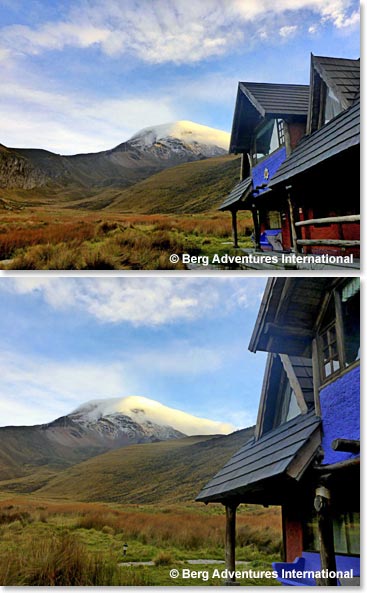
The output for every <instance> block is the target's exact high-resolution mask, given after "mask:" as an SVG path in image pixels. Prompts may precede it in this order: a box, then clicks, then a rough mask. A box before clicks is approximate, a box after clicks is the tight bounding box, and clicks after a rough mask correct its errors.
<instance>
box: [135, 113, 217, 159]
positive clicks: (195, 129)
mask: <svg viewBox="0 0 367 593" xmlns="http://www.w3.org/2000/svg"><path fill="white" fill-rule="evenodd" d="M128 143H129V144H130V145H131V146H134V147H136V148H139V149H140V150H143V151H149V152H151V151H152V150H154V148H155V149H156V152H157V155H158V154H159V152H160V153H161V154H164V152H169V151H172V152H173V153H174V154H176V156H179V155H180V154H182V153H183V154H182V156H184V154H185V153H187V154H191V155H196V156H198V157H199V158H200V157H201V158H209V157H213V156H221V155H224V154H226V153H227V152H228V147H229V134H228V132H223V131H222V130H217V129H215V128H210V127H208V126H203V125H201V124H196V123H194V122H192V121H185V120H181V121H176V122H171V123H168V124H162V125H158V126H152V127H149V128H144V129H142V130H140V131H139V132H137V133H136V134H134V136H132V138H130V140H129V141H128Z"/></svg>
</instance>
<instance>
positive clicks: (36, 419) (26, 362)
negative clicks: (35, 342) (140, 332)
mask: <svg viewBox="0 0 367 593" xmlns="http://www.w3.org/2000/svg"><path fill="white" fill-rule="evenodd" d="M134 389H135V383H134V382H133V380H132V377H131V376H128V374H127V371H126V368H125V367H124V365H123V364H122V363H121V362H113V363H106V362H104V363H103V364H102V363H100V364H99V363H98V362H96V361H93V362H84V361H75V360H68V361H64V362H60V361H59V362H58V361H55V360H49V359H47V358H45V357H36V356H34V355H31V354H27V355H26V354H21V353H17V352H15V351H1V352H0V391H1V399H0V416H1V420H0V424H1V425H2V426H4V425H10V424H16V425H19V424H23V423H24V424H32V423H43V422H49V421H51V420H53V419H55V418H57V417H58V416H61V415H63V414H65V413H68V412H70V411H71V410H72V409H73V408H75V407H76V406H77V405H79V404H81V403H83V402H85V401H87V400H89V399H91V398H94V397H96V398H99V397H101V398H103V397H121V396H124V395H126V396H127V395H131V393H134Z"/></svg>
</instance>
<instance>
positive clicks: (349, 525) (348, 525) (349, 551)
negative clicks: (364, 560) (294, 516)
mask: <svg viewBox="0 0 367 593" xmlns="http://www.w3.org/2000/svg"><path fill="white" fill-rule="evenodd" d="M333 531H334V546H335V552H336V553H337V554H346V555H350V556H358V555H359V553H360V543H359V542H360V514H359V512H353V511H346V512H341V511H334V517H333ZM304 548H305V550H306V551H307V552H319V551H320V544H319V535H318V525H317V515H316V513H315V512H314V511H313V513H312V515H311V517H310V519H309V521H307V523H306V525H305V530H304Z"/></svg>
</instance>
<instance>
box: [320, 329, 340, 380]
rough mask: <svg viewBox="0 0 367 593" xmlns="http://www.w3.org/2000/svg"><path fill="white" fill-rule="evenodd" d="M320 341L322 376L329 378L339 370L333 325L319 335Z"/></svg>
mask: <svg viewBox="0 0 367 593" xmlns="http://www.w3.org/2000/svg"><path fill="white" fill-rule="evenodd" d="M321 341H322V361H323V367H324V374H325V377H329V375H332V374H333V373H335V372H336V371H338V370H339V368H340V364H339V354H338V346H337V341H336V328H335V323H332V324H331V325H329V326H328V327H327V328H326V329H325V331H324V332H323V333H322V334H321Z"/></svg>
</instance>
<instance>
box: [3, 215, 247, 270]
mask: <svg viewBox="0 0 367 593" xmlns="http://www.w3.org/2000/svg"><path fill="white" fill-rule="evenodd" d="M103 217H104V218H101V213H98V214H97V213H88V214H80V213H79V212H78V213H77V214H76V213H75V212H74V213H72V214H70V212H61V213H57V214H56V213H55V215H54V216H51V215H50V214H45V213H41V211H40V212H33V213H32V214H31V215H29V214H28V215H26V214H24V213H21V214H7V215H5V217H4V220H3V222H2V224H1V225H0V260H9V259H10V260H12V261H11V262H10V263H9V264H6V265H5V266H4V267H5V268H7V269H23V270H46V269H52V270H60V269H65V270H69V269H75V270H86V269H88V270H109V269H111V270H112V269H176V270H177V269H180V267H181V268H182V267H183V265H182V264H180V263H179V264H175V265H172V264H171V263H170V261H169V255H170V254H172V253H177V254H178V255H181V254H182V253H191V254H192V255H197V254H200V253H206V252H213V251H218V249H219V248H220V247H221V242H223V241H224V242H228V243H229V242H230V240H231V221H230V217H229V216H227V214H225V213H208V214H206V215H202V214H200V215H191V216H188V215H186V216H184V215H183V216H174V215H163V214H156V215H143V214H141V215H120V214H116V215H113V214H112V213H109V214H105V213H103ZM240 228H241V231H242V234H243V237H244V239H245V237H248V236H249V235H250V234H251V228H252V227H251V221H250V219H249V217H248V215H247V214H246V213H244V214H243V215H242V218H241V221H240Z"/></svg>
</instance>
